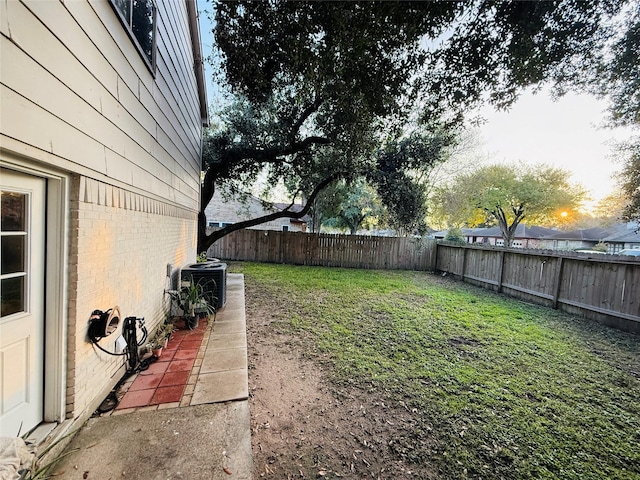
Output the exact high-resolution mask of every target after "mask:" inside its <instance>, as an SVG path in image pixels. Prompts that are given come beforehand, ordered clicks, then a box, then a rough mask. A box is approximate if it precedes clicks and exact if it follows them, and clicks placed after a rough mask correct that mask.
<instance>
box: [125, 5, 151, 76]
mask: <svg viewBox="0 0 640 480" xmlns="http://www.w3.org/2000/svg"><path fill="white" fill-rule="evenodd" d="M153 9H154V5H153V0H133V22H132V25H131V30H132V31H133V35H134V36H135V37H136V40H138V43H139V44H140V47H142V51H143V52H144V54H145V56H146V57H147V59H148V60H149V63H150V64H152V65H153V20H154V16H153V13H154V12H153Z"/></svg>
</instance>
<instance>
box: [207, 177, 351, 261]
mask: <svg viewBox="0 0 640 480" xmlns="http://www.w3.org/2000/svg"><path fill="white" fill-rule="evenodd" d="M342 175H344V172H337V173H334V174H333V175H331V176H329V177H327V178H325V179H324V180H323V181H322V182H320V183H319V184H318V185H316V187H315V188H314V189H313V191H312V192H311V194H310V195H309V197H308V198H307V201H306V203H305V205H304V207H303V208H302V209H301V210H299V211H297V212H294V211H291V210H289V209H290V208H292V207H293V205H294V203H293V202H292V203H291V204H290V205H289V206H288V207H287V208H285V209H284V210H280V211H278V212H274V213H270V214H268V215H263V216H262V217H257V218H252V219H250V220H245V221H242V222H237V223H234V224H232V225H229V226H227V227H224V228H221V229H220V230H216V231H215V232H211V233H210V234H209V235H206V234H205V235H203V236H202V237H201V238H200V239H199V242H198V251H199V252H204V251H206V250H208V249H209V247H210V246H211V245H213V244H214V243H215V242H216V241H217V240H219V239H220V238H222V237H224V236H225V235H228V234H230V233H231V232H235V231H236V230H242V229H244V228H249V227H254V226H256V225H261V224H263V223H267V222H271V221H273V220H277V219H278V218H302V217H304V216H305V215H306V214H307V213H309V210H310V209H311V207H312V205H313V202H314V200H315V199H316V197H317V196H318V194H319V193H320V192H321V191H322V190H323V189H324V188H326V187H327V186H329V185H330V184H331V183H332V182H334V181H335V180H337V179H338V178H339V177H340V176H342Z"/></svg>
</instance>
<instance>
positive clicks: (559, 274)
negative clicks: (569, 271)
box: [553, 256, 564, 310]
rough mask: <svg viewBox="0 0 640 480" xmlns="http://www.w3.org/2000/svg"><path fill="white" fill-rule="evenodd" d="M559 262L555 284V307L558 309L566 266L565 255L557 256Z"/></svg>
mask: <svg viewBox="0 0 640 480" xmlns="http://www.w3.org/2000/svg"><path fill="white" fill-rule="evenodd" d="M556 258H557V259H558V264H557V266H556V278H555V282H556V283H555V285H554V286H553V308H554V309H556V310H557V309H558V298H559V297H560V285H562V269H563V267H564V257H562V256H560V257H556Z"/></svg>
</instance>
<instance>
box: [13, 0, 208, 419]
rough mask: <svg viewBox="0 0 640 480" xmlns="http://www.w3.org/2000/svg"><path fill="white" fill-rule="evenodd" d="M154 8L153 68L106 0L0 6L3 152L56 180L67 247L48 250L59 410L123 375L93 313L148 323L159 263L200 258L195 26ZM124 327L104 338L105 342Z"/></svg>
mask: <svg viewBox="0 0 640 480" xmlns="http://www.w3.org/2000/svg"><path fill="white" fill-rule="evenodd" d="M156 5H157V17H156V25H157V32H156V45H157V49H156V64H157V68H156V70H155V75H154V74H153V73H152V72H150V70H149V69H148V68H147V66H146V64H145V63H144V61H143V60H142V58H141V56H140V54H139V52H138V50H137V49H136V47H135V45H134V43H133V42H132V40H131V38H130V37H129V35H128V33H127V31H126V30H125V28H124V27H123V25H122V24H121V23H120V21H119V19H118V17H117V15H116V13H115V11H114V9H113V8H112V6H111V4H110V3H109V1H108V0H100V1H91V2H90V1H88V0H75V1H72V2H69V1H66V2H65V1H62V0H48V1H39V0H32V1H31V0H15V1H9V2H1V3H0V42H1V45H0V49H1V51H2V59H1V62H2V63H1V70H0V74H1V75H0V84H1V85H0V88H1V98H0V109H1V110H0V116H1V118H2V122H1V124H0V148H1V151H0V153H1V155H0V160H1V161H2V165H3V167H5V168H11V169H13V168H15V169H22V170H27V169H28V170H29V171H30V172H38V171H39V170H42V171H44V170H46V171H48V172H54V173H55V175H58V176H59V177H60V178H61V179H63V181H62V184H64V185H63V187H61V188H60V189H59V190H60V192H61V196H60V198H49V199H48V200H49V201H54V202H57V201H60V202H61V205H62V206H61V210H62V213H61V215H60V218H61V222H62V223H63V224H64V227H63V230H64V231H63V234H64V243H65V245H63V246H57V247H56V249H55V250H51V249H50V248H49V249H48V250H47V255H55V254H57V253H60V254H61V255H64V256H65V259H66V262H65V265H64V268H63V269H61V270H62V271H59V272H55V274H56V275H59V277H60V278H59V281H60V282H61V283H62V284H63V285H64V289H63V290H64V292H63V293H62V294H61V295H60V297H61V298H62V297H64V298H63V301H64V315H62V316H63V317H64V318H62V319H60V324H59V325H56V328H57V335H58V336H59V337H62V336H63V334H62V333H60V332H64V338H61V339H60V338H58V339H53V340H52V339H47V342H48V343H49V342H50V341H62V342H65V343H66V344H65V347H64V348H65V350H66V355H65V360H64V361H61V363H63V364H62V368H61V369H62V370H63V371H62V372H61V377H62V378H63V379H64V380H63V381H64V382H65V384H66V393H65V398H64V400H61V403H63V404H64V416H66V418H72V419H81V418H83V417H86V416H87V415H88V414H90V413H91V412H92V411H93V410H95V408H96V406H97V405H98V404H99V403H100V402H101V400H102V399H103V398H104V395H105V394H106V393H107V392H108V391H109V390H110V389H111V388H112V387H113V385H114V384H115V383H116V382H117V380H118V379H119V377H120V376H121V373H122V372H123V363H124V362H123V358H124V357H111V356H108V355H107V354H104V353H102V352H99V351H98V350H97V349H96V348H95V347H94V346H93V345H92V344H91V343H90V342H88V339H87V331H88V320H89V317H90V315H91V312H92V311H93V310H94V309H101V310H106V309H108V308H111V307H112V306H114V305H118V306H119V307H120V311H121V313H122V317H127V316H136V317H145V319H146V323H147V327H148V328H149V329H150V330H152V329H153V328H154V327H155V325H157V324H158V323H159V322H161V321H162V320H163V318H164V313H163V312H164V311H165V308H166V306H167V299H166V298H165V295H164V293H163V290H164V289H165V288H167V287H168V286H169V281H170V278H169V277H167V265H172V268H173V269H177V268H179V266H180V265H182V264H184V263H187V262H190V261H193V260H194V259H195V256H196V238H197V235H196V228H197V213H198V210H199V196H200V156H201V133H202V123H203V118H202V109H201V106H202V105H201V101H200V100H201V97H200V96H199V90H198V85H197V81H196V74H195V73H194V64H195V61H194V54H193V48H192V43H191V33H192V32H191V31H190V27H189V18H188V9H187V3H186V1H178V0H156ZM43 214H44V212H43ZM58 327H59V328H58ZM120 333H121V329H118V331H117V332H116V333H114V334H112V335H111V336H109V337H107V338H105V339H103V340H102V341H101V345H102V346H104V347H105V348H107V349H108V350H112V349H113V343H114V341H115V339H116V337H118V336H119V335H120ZM103 344H104V345H103ZM47 355H48V354H47ZM47 359H48V357H47ZM49 417H51V418H48V420H50V421H58V422H61V421H62V419H60V418H58V417H59V415H57V414H55V413H54V414H52V415H49Z"/></svg>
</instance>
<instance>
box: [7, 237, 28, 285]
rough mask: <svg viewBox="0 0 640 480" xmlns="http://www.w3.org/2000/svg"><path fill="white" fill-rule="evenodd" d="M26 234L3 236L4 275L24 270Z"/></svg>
mask: <svg viewBox="0 0 640 480" xmlns="http://www.w3.org/2000/svg"><path fill="white" fill-rule="evenodd" d="M25 238H26V237H25V236H24V235H12V236H4V237H2V275H4V274H6V273H16V272H24V253H25V250H24V241H25Z"/></svg>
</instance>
